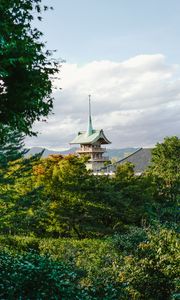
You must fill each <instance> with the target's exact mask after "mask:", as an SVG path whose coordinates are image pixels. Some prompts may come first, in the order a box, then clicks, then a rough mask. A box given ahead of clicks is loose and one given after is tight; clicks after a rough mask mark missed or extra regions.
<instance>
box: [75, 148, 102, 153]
mask: <svg viewBox="0 0 180 300" xmlns="http://www.w3.org/2000/svg"><path fill="white" fill-rule="evenodd" d="M76 152H77V153H104V152H106V148H80V149H78V150H77V151H76Z"/></svg>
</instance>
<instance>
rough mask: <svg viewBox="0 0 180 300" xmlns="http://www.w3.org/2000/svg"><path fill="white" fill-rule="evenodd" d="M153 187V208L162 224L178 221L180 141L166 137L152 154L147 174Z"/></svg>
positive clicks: (176, 138)
mask: <svg viewBox="0 0 180 300" xmlns="http://www.w3.org/2000/svg"><path fill="white" fill-rule="evenodd" d="M147 175H148V176H150V178H151V181H152V184H153V186H154V199H155V202H154V204H155V205H154V208H155V209H156V214H157V217H158V219H159V220H160V221H162V222H176V223H177V222H178V221H179V211H178V210H179V200H180V139H179V138H178V137H175V136H174V137H167V138H165V139H164V142H163V143H161V144H160V143H158V144H157V145H156V147H155V148H154V149H153V152H152V165H151V167H150V168H149V171H148V172H147Z"/></svg>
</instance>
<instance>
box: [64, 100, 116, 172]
mask: <svg viewBox="0 0 180 300" xmlns="http://www.w3.org/2000/svg"><path fill="white" fill-rule="evenodd" d="M110 143H111V142H110V141H109V140H108V139H107V138H106V136H105V134H104V131H103V129H101V130H95V129H93V126H92V118H91V96H90V95H89V118H88V127H87V131H82V132H79V133H78V135H77V136H76V137H75V138H74V140H73V141H72V142H71V143H70V144H79V145H80V148H79V149H78V150H77V153H78V155H79V156H81V155H87V156H88V157H89V160H88V162H87V164H86V167H87V169H91V170H93V172H96V171H97V170H99V169H101V168H103V167H104V163H105V162H108V161H109V158H108V157H107V156H104V155H103V154H104V153H105V152H106V148H104V147H103V148H102V147H101V145H105V144H110Z"/></svg>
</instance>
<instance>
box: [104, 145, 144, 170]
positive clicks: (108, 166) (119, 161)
mask: <svg viewBox="0 0 180 300" xmlns="http://www.w3.org/2000/svg"><path fill="white" fill-rule="evenodd" d="M142 149H143V148H142V147H141V148H139V149H138V150H136V151H134V152H133V153H131V154H129V155H128V156H126V157H124V158H122V159H120V160H118V161H116V162H115V163H114V164H109V165H107V166H105V167H102V168H101V169H99V170H98V171H101V170H104V169H107V168H108V167H110V166H114V165H117V164H118V163H120V162H122V161H123V160H125V159H127V158H129V157H131V156H132V155H134V154H135V153H137V152H139V151H140V150H142Z"/></svg>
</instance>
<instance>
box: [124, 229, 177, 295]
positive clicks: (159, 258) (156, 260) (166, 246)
mask: <svg viewBox="0 0 180 300" xmlns="http://www.w3.org/2000/svg"><path fill="white" fill-rule="evenodd" d="M179 249H180V245H179V240H178V235H177V233H176V232H175V231H173V230H169V229H165V228H159V229H156V230H149V231H148V240H147V241H146V242H142V243H140V244H139V246H138V248H137V251H136V253H135V254H134V255H128V256H126V257H125V259H124V270H123V271H121V273H120V281H121V282H123V283H125V284H126V290H127V291H128V293H129V297H130V299H133V300H136V299H137V300H146V299H148V300H154V299H156V300H168V299H177V295H178V294H177V293H178V288H179V287H178V278H179ZM175 297H176V298H175Z"/></svg>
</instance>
